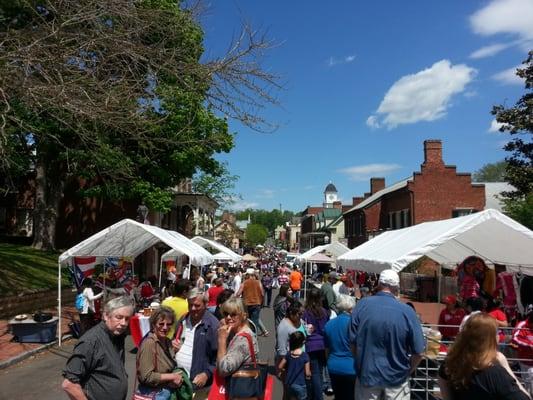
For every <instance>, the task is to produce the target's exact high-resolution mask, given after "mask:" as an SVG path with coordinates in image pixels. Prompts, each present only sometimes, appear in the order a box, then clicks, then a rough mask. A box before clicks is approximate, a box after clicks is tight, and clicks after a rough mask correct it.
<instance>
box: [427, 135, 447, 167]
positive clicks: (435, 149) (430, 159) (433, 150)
mask: <svg viewBox="0 0 533 400" xmlns="http://www.w3.org/2000/svg"><path fill="white" fill-rule="evenodd" d="M443 164H444V161H442V141H440V140H435V139H431V140H424V165H443Z"/></svg>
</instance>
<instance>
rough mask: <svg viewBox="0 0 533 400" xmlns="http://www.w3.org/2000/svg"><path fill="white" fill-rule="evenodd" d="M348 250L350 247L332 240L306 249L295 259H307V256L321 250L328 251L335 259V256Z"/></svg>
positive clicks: (309, 256)
mask: <svg viewBox="0 0 533 400" xmlns="http://www.w3.org/2000/svg"><path fill="white" fill-rule="evenodd" d="M348 251H350V249H349V248H348V247H346V246H345V245H343V244H342V243H340V242H333V243H329V244H323V245H321V246H316V247H313V248H312V249H310V250H307V251H306V252H305V253H302V254H300V255H299V256H298V257H297V259H298V260H300V261H308V260H309V258H311V257H312V256H314V255H315V254H317V253H322V252H326V253H329V254H331V255H332V256H333V258H334V259H336V258H337V257H339V256H341V255H343V254H345V253H347V252H348Z"/></svg>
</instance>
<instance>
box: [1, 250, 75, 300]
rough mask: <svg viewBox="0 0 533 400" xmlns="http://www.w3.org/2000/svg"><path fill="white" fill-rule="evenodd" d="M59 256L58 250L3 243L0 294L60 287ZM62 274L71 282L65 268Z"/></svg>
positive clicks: (64, 278)
mask: <svg viewBox="0 0 533 400" xmlns="http://www.w3.org/2000/svg"><path fill="white" fill-rule="evenodd" d="M58 257H59V253H58V252H43V251H40V250H36V249H33V248H31V247H29V246H21V245H15V244H7V243H0V296H8V295H13V294H21V293H23V292H29V291H32V290H36V289H55V288H57V258H58ZM62 275H63V279H62V283H63V284H64V285H70V280H69V275H68V271H67V270H66V268H64V269H63V271H62Z"/></svg>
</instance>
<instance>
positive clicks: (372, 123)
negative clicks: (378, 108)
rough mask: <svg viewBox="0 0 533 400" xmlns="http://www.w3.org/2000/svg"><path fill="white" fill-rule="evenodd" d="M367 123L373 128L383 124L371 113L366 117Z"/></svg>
mask: <svg viewBox="0 0 533 400" xmlns="http://www.w3.org/2000/svg"><path fill="white" fill-rule="evenodd" d="M366 124H367V125H368V126H369V127H370V128H372V129H378V128H379V127H380V126H381V125H380V123H379V121H378V118H377V117H376V116H375V115H371V116H370V117H368V118H367V119H366Z"/></svg>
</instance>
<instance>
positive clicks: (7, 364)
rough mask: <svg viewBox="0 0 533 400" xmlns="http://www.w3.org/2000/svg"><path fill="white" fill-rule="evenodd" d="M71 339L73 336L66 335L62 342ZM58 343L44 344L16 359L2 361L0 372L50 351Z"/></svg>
mask: <svg viewBox="0 0 533 400" xmlns="http://www.w3.org/2000/svg"><path fill="white" fill-rule="evenodd" d="M71 338H72V335H65V336H63V339H62V342H64V341H66V340H68V339H71ZM58 343H59V340H57V339H56V340H54V341H53V342H50V343H46V344H43V345H42V346H40V347H37V348H36V349H32V350H28V351H25V352H24V353H21V354H19V355H16V356H14V357H11V358H8V359H7V360H5V361H1V362H0V370H2V369H5V368H7V367H11V366H12V365H15V364H18V363H19V362H21V361H24V360H26V359H28V358H30V357H31V356H33V355H35V354H37V353H40V352H42V351H44V350H47V349H49V348H51V347H54V346H55V345H56V344H58Z"/></svg>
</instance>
